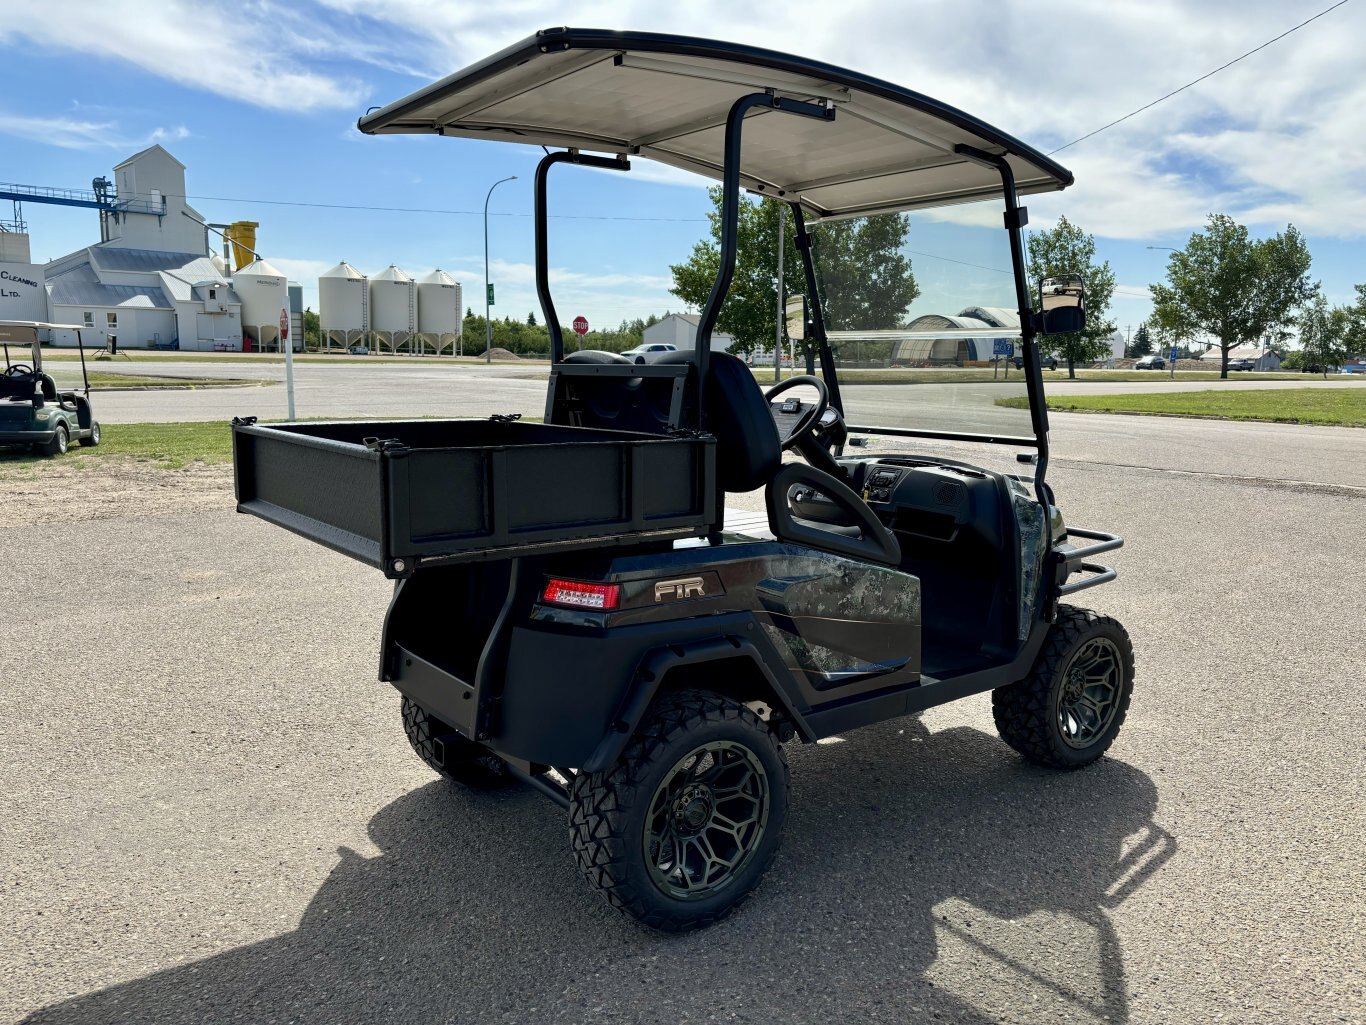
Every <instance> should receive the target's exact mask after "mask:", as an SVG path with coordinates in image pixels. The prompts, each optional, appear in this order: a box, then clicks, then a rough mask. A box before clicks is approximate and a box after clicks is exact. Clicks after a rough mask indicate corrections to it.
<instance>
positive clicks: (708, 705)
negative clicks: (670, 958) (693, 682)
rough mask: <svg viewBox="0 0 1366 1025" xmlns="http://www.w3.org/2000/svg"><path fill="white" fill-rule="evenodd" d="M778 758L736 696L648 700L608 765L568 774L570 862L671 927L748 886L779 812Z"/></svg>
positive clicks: (782, 814)
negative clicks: (640, 718)
mask: <svg viewBox="0 0 1366 1025" xmlns="http://www.w3.org/2000/svg"><path fill="white" fill-rule="evenodd" d="M787 801H788V768H787V759H786V758H785V757H784V755H783V752H782V748H781V747H779V745H778V741H777V738H776V737H774V735H773V733H772V732H771V731H770V730H769V728H768V726H767V724H766V723H764V722H763V720H761V719H760V718H759V717H758V715H756V714H755V713H754V711H753V710H752V709H751V708H749V707H747V706H746V705H742V704H740V703H739V702H738V701H734V700H732V699H730V698H726V697H722V696H721V695H719V694H715V693H712V692H710V691H700V690H692V691H677V692H673V693H669V694H666V695H665V696H663V697H661V698H658V699H656V701H655V703H654V705H652V706H651V708H650V711H649V712H648V713H647V714H646V716H645V718H644V720H643V721H642V722H641V724H640V726H639V727H638V728H637V730H636V732H635V734H634V735H633V736H632V738H631V741H630V743H628V744H627V746H626V750H625V751H624V752H623V753H622V754H621V756H620V757H619V758H618V759H617V761H616V763H615V764H614V765H613V766H612V767H611V768H609V769H607V770H606V771H603V772H595V773H583V772H581V773H579V774H578V775H577V776H576V777H575V778H574V782H573V786H572V789H571V791H570V805H569V837H570V843H571V844H572V846H573V848H574V857H575V860H576V861H577V862H578V865H579V870H580V871H582V872H583V874H584V876H585V878H587V880H588V882H589V884H590V885H591V886H593V887H594V888H595V889H597V890H598V891H600V892H601V893H602V894H603V896H605V897H606V898H607V900H608V902H609V903H611V905H612V906H613V907H615V908H616V909H617V910H618V911H621V912H622V913H623V914H626V915H629V916H630V917H632V918H634V919H636V920H637V921H639V922H641V923H642V924H644V925H647V926H650V927H651V928H654V929H660V930H664V931H667V932H682V931H685V930H688V929H698V928H702V927H704V926H708V925H711V924H713V923H715V922H718V921H720V920H721V919H722V918H725V917H726V916H727V915H729V914H730V913H731V912H732V911H734V910H735V909H736V908H737V907H739V905H740V904H741V903H742V902H743V901H744V900H745V898H746V897H748V896H749V895H750V893H751V892H753V890H754V888H755V887H756V886H757V885H758V884H759V881H760V879H762V878H763V875H764V872H765V871H767V869H768V866H769V865H770V864H771V863H772V861H773V858H774V855H776V854H777V852H778V845H779V844H780V843H781V841H782V832H783V824H784V822H785V821H786V818H787Z"/></svg>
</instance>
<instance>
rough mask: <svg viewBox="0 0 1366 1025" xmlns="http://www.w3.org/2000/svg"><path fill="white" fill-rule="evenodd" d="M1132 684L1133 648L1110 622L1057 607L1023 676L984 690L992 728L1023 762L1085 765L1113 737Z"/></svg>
mask: <svg viewBox="0 0 1366 1025" xmlns="http://www.w3.org/2000/svg"><path fill="white" fill-rule="evenodd" d="M1133 686H1134V649H1133V645H1132V644H1131V643H1130V641H1129V635H1128V634H1127V633H1126V632H1125V630H1124V627H1123V626H1121V625H1120V624H1119V622H1118V621H1117V620H1114V619H1111V618H1110V617H1109V616H1098V615H1096V613H1094V612H1092V611H1090V610H1089V609H1076V608H1071V607H1070V606H1066V605H1064V606H1060V607H1059V609H1058V616H1057V620H1056V621H1055V622H1054V623H1053V625H1052V626H1051V627H1050V628H1049V633H1048V638H1047V640H1045V641H1044V646H1043V650H1042V651H1040V652H1039V656H1038V658H1037V659H1036V660H1035V662H1034V668H1033V670H1031V672H1030V674H1029V675H1028V676H1027V677H1025V678H1024V679H1023V680H1021V681H1019V682H1018V683H1013V684H1011V685H1009V686H1007V687H999V688H997V689H996V690H994V691H992V693H991V711H992V716H993V718H994V719H995V720H996V729H997V732H999V733H1000V734H1001V739H1003V740H1004V741H1005V742H1006V743H1007V744H1009V745H1010V746H1011V747H1013V748H1014V749H1015V750H1016V751H1018V752H1019V753H1020V754H1021V755H1023V756H1024V757H1025V758H1026V759H1027V760H1028V761H1031V762H1033V763H1034V764H1036V765H1046V766H1049V767H1052V768H1057V769H1076V768H1080V767H1081V766H1083V765H1089V764H1090V763H1091V762H1094V761H1095V760H1096V759H1097V758H1099V757H1100V756H1101V755H1103V754H1104V753H1105V752H1106V750H1107V749H1108V748H1109V747H1110V745H1111V744H1112V743H1114V740H1115V737H1116V736H1117V735H1118V733H1119V729H1120V727H1121V726H1123V725H1124V718H1125V716H1126V715H1127V714H1128V710H1129V699H1130V697H1131V696H1132V694H1133Z"/></svg>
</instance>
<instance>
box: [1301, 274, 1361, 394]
mask: <svg viewBox="0 0 1366 1025" xmlns="http://www.w3.org/2000/svg"><path fill="white" fill-rule="evenodd" d="M1351 322H1352V310H1351V307H1348V306H1336V307H1333V308H1332V309H1329V307H1328V300H1327V298H1326V297H1325V296H1324V294H1323V291H1322V289H1321V288H1320V286H1319V285H1318V284H1317V283H1316V284H1315V285H1314V290H1313V293H1312V296H1311V298H1310V299H1309V301H1308V302H1307V303H1305V306H1304V312H1302V313H1301V314H1300V318H1299V329H1300V352H1301V353H1302V355H1301V357H1300V358H1301V361H1302V365H1301V369H1304V368H1310V369H1312V368H1315V367H1317V368H1318V370H1319V372H1320V373H1322V374H1323V376H1324V378H1325V379H1326V378H1327V377H1328V368H1329V367H1336V366H1339V365H1340V364H1341V363H1342V362H1343V360H1345V359H1346V358H1347V356H1348V352H1347V332H1348V330H1349V329H1350V327H1351Z"/></svg>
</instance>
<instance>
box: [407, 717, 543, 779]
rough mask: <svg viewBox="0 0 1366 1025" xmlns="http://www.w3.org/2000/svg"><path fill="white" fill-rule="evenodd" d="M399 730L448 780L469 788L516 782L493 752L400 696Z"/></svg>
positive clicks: (425, 760)
mask: <svg viewBox="0 0 1366 1025" xmlns="http://www.w3.org/2000/svg"><path fill="white" fill-rule="evenodd" d="M403 732H404V733H406V734H407V735H408V743H409V744H411V745H412V746H413V751H414V752H416V754H417V756H418V757H419V758H421V759H422V760H423V761H424V762H426V763H427V765H428V766H429V767H430V768H431V769H433V770H434V771H436V772H438V773H440V774H441V775H442V776H445V777H446V778H447V779H449V780H451V781H452V782H455V783H459V784H461V785H462V786H467V787H469V788H470V789H471V790H501V789H502V788H503V787H507V786H511V785H512V784H513V783H515V782H517V780H516V778H515V777H514V776H513V775H512V774H511V773H509V772H508V771H507V763H506V762H504V761H503V760H502V759H501V758H499V757H498V756H497V755H496V754H494V753H493V752H492V751H490V750H489V749H488V748H486V747H484V745H483V744H476V743H475V742H474V741H472V740H470V739H468V738H466V737H464V736H461V735H460V734H459V733H457V732H456V731H455V730H453V729H451V727H449V726H447V725H446V724H445V723H444V722H442V721H441V720H440V719H438V718H437V717H436V716H434V715H432V714H431V713H429V712H428V711H427V710H426V709H425V708H423V707H422V706H421V705H419V704H418V703H417V702H415V701H413V700H412V699H411V698H408V697H405V698H404V699H403Z"/></svg>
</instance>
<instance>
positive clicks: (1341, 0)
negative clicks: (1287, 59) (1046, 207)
mask: <svg viewBox="0 0 1366 1025" xmlns="http://www.w3.org/2000/svg"><path fill="white" fill-rule="evenodd" d="M1345 3H1347V0H1338V2H1337V3H1335V4H1334V5H1333V6H1332V7H1329V8H1326V9H1325V10H1322V11H1319V13H1318V14H1316V15H1314V16H1313V17H1312V18H1306V19H1305V20H1304V21H1302V22H1300V23H1299V24H1298V25H1296V26H1295V27H1294V28H1288V29H1286V30H1285V31H1284V32H1282V33H1281V34H1280V35H1278V36H1277V37H1276V38H1275V39H1268V40H1267V41H1266V42H1265V43H1263V44H1262V45H1261V46H1255V47H1253V48H1252V49H1251V50H1248V51H1247V53H1245V54H1242V55H1241V56H1239V57H1234V58H1233V60H1231V61H1229V62H1228V63H1227V64H1221V65H1219V67H1217V68H1215V69H1214V70H1213V71H1210V72H1208V73H1206V74H1203V75H1201V76H1200V77H1199V78H1197V79H1195V80H1194V81H1191V82H1187V83H1186V84H1185V85H1183V86H1182V87H1181V88H1180V89H1173V90H1172V91H1171V92H1169V93H1167V95H1166V96H1159V97H1158V98H1157V99H1155V100H1153V101H1152V103H1145V104H1144V105H1143V106H1141V107H1139V108H1138V109H1137V110H1131V111H1129V113H1127V114H1125V115H1124V116H1123V117H1121V118H1116V119H1115V120H1114V121H1111V122H1110V123H1109V124H1108V125H1101V126H1100V127H1099V128H1097V129H1096V130H1095V131H1094V132H1087V133H1086V134H1085V135H1083V136H1082V137H1081V138H1080V139H1073V140H1072V141H1071V142H1069V143H1066V144H1064V145H1062V146H1059V147H1058V148H1057V149H1055V150H1049V153H1048V155H1049V156H1050V157H1051V156H1052V155H1053V154H1054V153H1061V152H1062V151H1063V150H1065V149H1067V147H1068V146H1075V145H1076V144H1077V143H1079V142H1085V141H1086V140H1087V139H1089V138H1091V136H1093V135H1099V134H1100V133H1101V132H1103V131H1105V130H1106V129H1107V128H1113V127H1115V125H1117V124H1119V123H1120V122H1121V121H1128V120H1129V118H1131V117H1133V116H1134V115H1135V114H1142V113H1143V112H1144V111H1145V110H1148V109H1149V108H1150V107H1156V106H1157V105H1158V104H1159V103H1161V102H1162V101H1163V100H1169V99H1171V98H1172V97H1173V96H1175V95H1176V94H1177V93H1179V92H1184V91H1185V90H1187V89H1189V88H1190V87H1191V86H1193V85H1199V84H1200V83H1201V82H1203V81H1204V80H1205V79H1207V78H1210V77H1211V76H1213V75H1217V74H1219V72H1221V71H1223V70H1224V69H1225V68H1231V67H1233V65H1235V64H1237V63H1238V62H1239V61H1240V60H1242V59H1243V58H1244V57H1251V56H1252V55H1253V54H1254V53H1256V52H1257V51H1258V50H1265V49H1266V48H1267V47H1268V46H1270V45H1271V44H1272V43H1278V42H1280V41H1281V40H1282V39H1284V38H1285V37H1286V36H1288V35H1290V33H1292V32H1298V31H1299V30H1300V29H1302V28H1304V26H1306V25H1308V24H1309V23H1310V22H1311V21H1317V20H1318V19H1319V18H1322V17H1323V16H1324V15H1325V14H1328V13H1330V12H1332V11H1335V10H1337V9H1338V8H1339V7H1341V6H1342V5H1343V4H1345Z"/></svg>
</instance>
